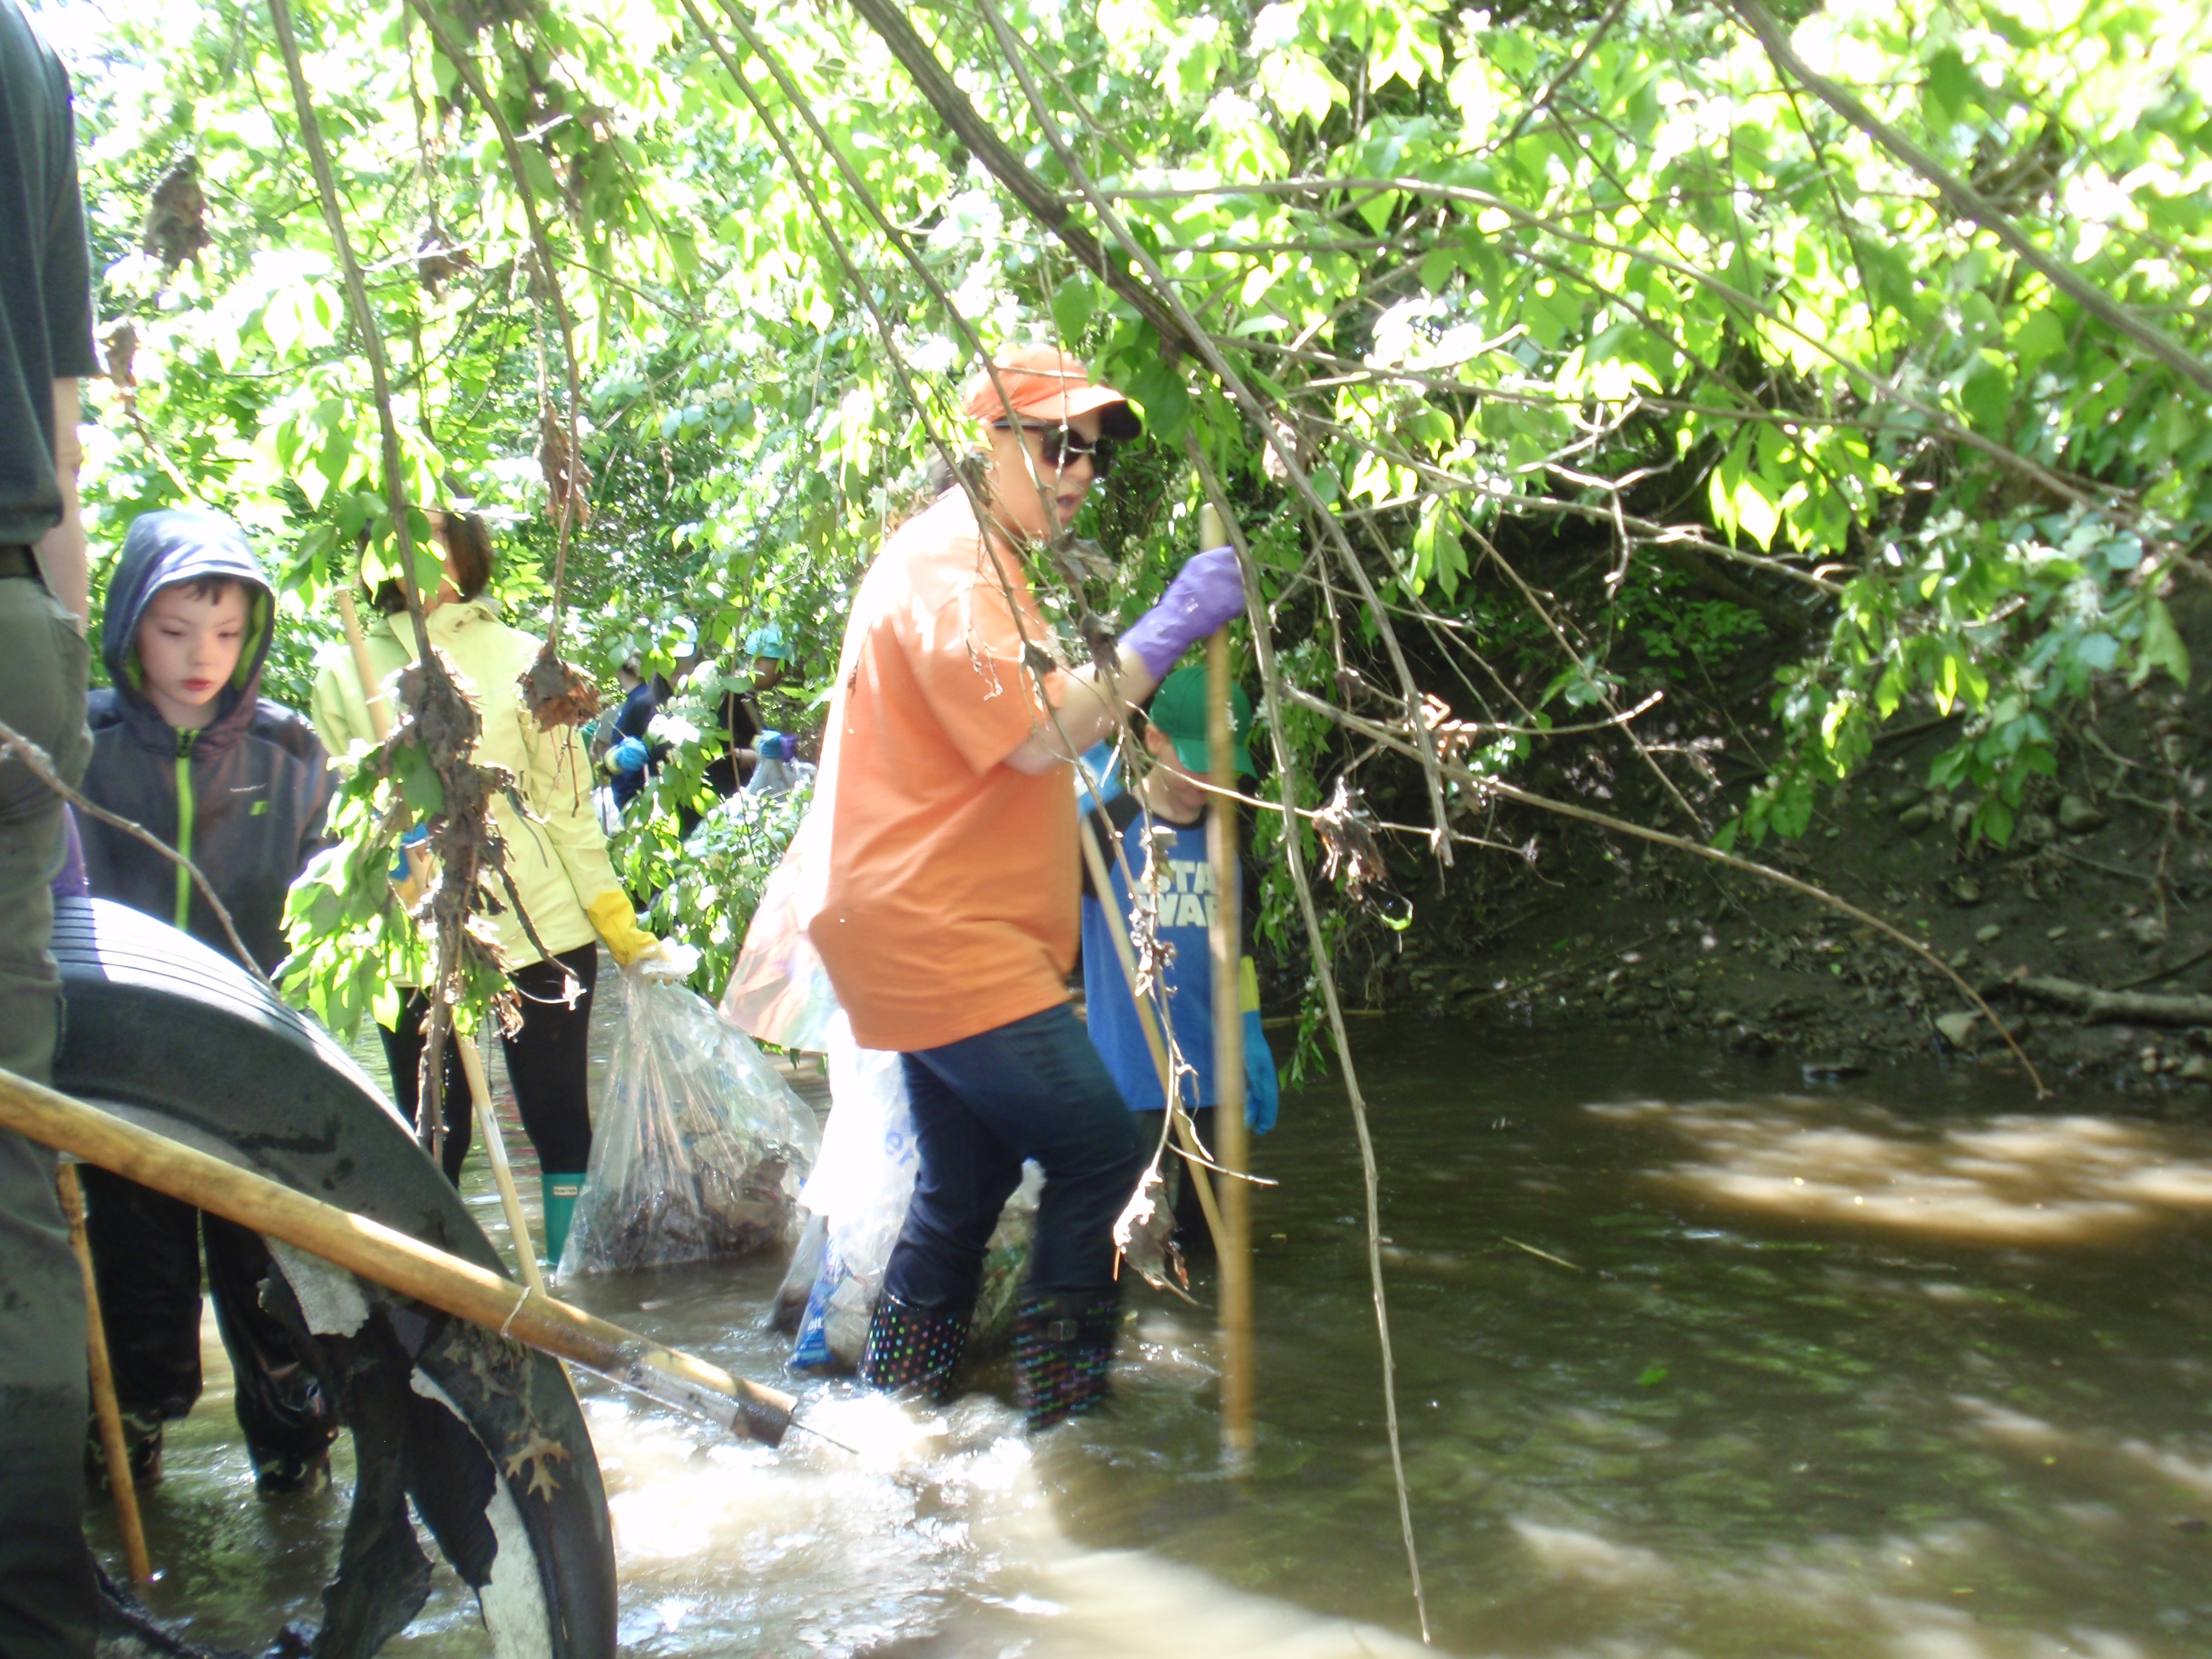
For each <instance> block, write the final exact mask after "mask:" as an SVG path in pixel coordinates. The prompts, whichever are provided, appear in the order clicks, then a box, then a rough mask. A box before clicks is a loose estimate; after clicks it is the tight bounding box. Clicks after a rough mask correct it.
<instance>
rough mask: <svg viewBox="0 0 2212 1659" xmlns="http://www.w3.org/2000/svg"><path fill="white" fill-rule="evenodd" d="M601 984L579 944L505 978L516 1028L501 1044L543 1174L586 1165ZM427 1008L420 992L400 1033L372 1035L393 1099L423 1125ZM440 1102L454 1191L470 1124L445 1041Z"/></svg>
mask: <svg viewBox="0 0 2212 1659" xmlns="http://www.w3.org/2000/svg"><path fill="white" fill-rule="evenodd" d="M564 967H565V969H567V972H566V973H565V974H564V973H563V972H562V969H563V968H564ZM569 975H574V978H575V980H576V981H577V983H579V984H580V985H581V986H582V987H583V994H581V995H580V996H579V997H578V998H577V999H576V1000H575V1002H574V1005H573V1006H572V1005H570V1004H568V1003H565V1002H563V1001H562V1000H561V987H562V981H564V979H566V978H567V977H568V976H569ZM507 980H508V982H509V983H510V984H512V985H513V987H514V988H515V990H516V991H517V992H518V993H519V994H520V996H521V999H522V1025H521V1028H520V1030H517V1031H516V1032H515V1034H514V1035H513V1036H502V1037H501V1039H500V1048H501V1053H503V1054H505V1055H506V1056H507V1077H508V1078H509V1079H511V1080H512V1081H513V1084H514V1103H515V1105H516V1107H517V1108H519V1109H520V1111H521V1113H522V1127H523V1132H524V1133H526V1134H527V1135H528V1136H529V1137H530V1144H531V1146H532V1147H533V1148H535V1149H536V1151H537V1153H538V1168H539V1169H541V1170H544V1171H545V1173H546V1174H548V1175H579V1174H581V1173H582V1172H583V1170H585V1169H586V1167H588V1165H589V1164H590V1163H591V1158H592V1104H591V1096H590V1092H589V1087H588V1085H589V1080H590V1076H591V1073H590V1066H589V1061H590V1045H591V1037H592V987H593V986H595V985H596V984H597V983H598V982H599V946H598V945H596V944H593V945H580V946H579V947H578V948H577V949H575V950H574V951H568V953H567V954H566V955H563V956H559V957H554V958H553V960H552V961H550V962H533V963H531V964H530V965H529V966H528V967H527V968H518V969H515V971H514V972H513V973H512V974H510V975H507ZM429 1006H430V1005H429V1002H428V999H426V998H425V997H424V996H423V995H422V993H421V992H419V991H418V992H416V994H414V995H413V996H411V997H410V998H408V999H407V1002H406V1006H404V1008H402V1009H401V1010H400V1014H399V1025H398V1030H393V1029H392V1027H390V1026H379V1027H378V1028H377V1031H378V1035H380V1036H382V1037H383V1039H384V1058H385V1062H386V1064H387V1065H388V1066H391V1067H392V1098H393V1099H394V1100H396V1101H398V1103H399V1109H400V1110H401V1111H403V1112H404V1113H406V1114H407V1121H409V1122H410V1123H417V1124H419V1123H420V1122H421V1121H422V1119H421V1118H420V1116H419V1115H418V1113H419V1112H420V1110H421V1106H422V1101H421V1093H422V1086H421V1085H422V1017H423V1016H424V1015H425V1014H426V1013H428V1012H429ZM445 1103H446V1152H445V1159H444V1163H445V1169H446V1175H447V1179H449V1180H451V1181H452V1182H453V1183H454V1184H455V1185H456V1186H458V1185H459V1183H460V1179H461V1163H462V1160H463V1159H465V1158H467V1157H468V1155H469V1138H470V1133H471V1124H472V1123H473V1121H474V1117H473V1115H472V1113H471V1109H470V1103H469V1085H467V1083H466V1082H465V1081H464V1080H463V1079H462V1077H461V1063H460V1060H459V1058H458V1057H457V1056H456V1054H455V1053H454V1050H453V1040H452V1039H451V1038H450V1037H449V1038H448V1039H447V1043H446V1090H445Z"/></svg>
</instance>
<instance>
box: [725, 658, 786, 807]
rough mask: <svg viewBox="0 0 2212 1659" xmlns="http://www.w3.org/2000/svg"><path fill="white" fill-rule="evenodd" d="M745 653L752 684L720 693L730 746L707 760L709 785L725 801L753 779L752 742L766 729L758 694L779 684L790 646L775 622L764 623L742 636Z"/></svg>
mask: <svg viewBox="0 0 2212 1659" xmlns="http://www.w3.org/2000/svg"><path fill="white" fill-rule="evenodd" d="M744 655H745V658H746V659H747V660H748V661H749V662H750V663H751V665H752V684H750V685H749V686H747V687H746V688H745V689H744V690H742V691H736V690H732V691H725V692H724V693H723V694H722V705H721V714H722V736H723V739H724V741H725V742H726V743H727V744H728V745H729V746H728V747H727V748H726V749H725V750H723V751H722V752H721V753H720V755H717V756H716V757H714V759H713V760H711V761H709V762H708V763H707V770H706V779H707V784H708V787H709V788H711V789H712V790H714V793H715V794H717V795H719V796H720V797H721V799H724V800H727V799H729V798H730V797H731V796H732V795H734V794H736V793H738V790H740V789H742V788H744V787H745V785H746V784H748V783H750V781H752V775H753V768H754V767H756V766H757V765H758V764H760V754H759V751H758V750H757V749H756V747H755V746H754V745H755V744H756V743H757V741H758V739H759V738H760V734H761V733H762V732H765V731H767V730H769V724H768V720H767V719H766V717H765V716H764V715H763V714H762V713H761V706H760V694H761V693H762V692H763V691H773V690H775V688H776V686H777V685H778V684H781V681H782V679H783V676H784V672H785V671H786V669H787V667H788V666H789V659H790V656H791V647H790V646H789V644H788V643H787V642H786V641H785V639H784V637H783V629H781V628H779V627H777V626H776V625H775V623H762V624H761V625H760V626H759V627H758V628H756V629H753V631H752V632H751V633H750V634H748V635H745V645H744Z"/></svg>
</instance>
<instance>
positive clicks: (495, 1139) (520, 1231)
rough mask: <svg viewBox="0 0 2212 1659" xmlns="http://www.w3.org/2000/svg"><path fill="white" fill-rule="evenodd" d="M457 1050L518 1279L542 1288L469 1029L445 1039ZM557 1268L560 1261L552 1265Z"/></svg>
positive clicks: (503, 1140) (480, 1060)
mask: <svg viewBox="0 0 2212 1659" xmlns="http://www.w3.org/2000/svg"><path fill="white" fill-rule="evenodd" d="M447 1040H448V1041H450V1042H455V1043H458V1044H459V1046H460V1050H461V1075H462V1076H463V1077H465V1078H466V1079H468V1080H469V1098H470V1099H471V1100H472V1101H474V1102H475V1103H476V1109H477V1123H478V1124H479V1125H480V1126H482V1127H483V1143H484V1155H485V1156H486V1157H487V1158H490V1159H491V1178H492V1180H493V1181H494V1182H495V1183H496V1184H497V1186H498V1188H499V1203H500V1207H501V1209H503V1210H505V1211H506V1212H507V1231H508V1232H510V1233H511V1234H513V1238H514V1261H515V1265H516V1266H517V1267H520V1268H521V1269H522V1282H523V1283H524V1284H526V1285H529V1286H530V1288H531V1289H532V1290H533V1291H544V1288H545V1280H544V1277H543V1276H541V1275H540V1274H539V1273H538V1246H537V1244H536V1243H534V1242H533V1241H532V1238H531V1237H530V1222H529V1219H528V1218H526V1216H525V1215H524V1214H523V1213H522V1194H520V1193H518V1192H516V1191H515V1190H514V1171H513V1169H511V1168H510V1167H508V1164H507V1137H506V1136H505V1135H504V1134H502V1133H500V1127H499V1119H498V1118H496V1117H495V1116H494V1115H492V1109H491V1085H489V1084H488V1083H486V1082H485V1081H484V1068H483V1054H479V1053H478V1052H477V1040H476V1036H475V1034H474V1033H473V1032H467V1031H455V1032H453V1033H452V1034H451V1035H450V1036H449V1038H448V1039H447ZM553 1265H554V1266H555V1267H559V1266H560V1265H561V1264H560V1263H559V1262H557V1261H556V1262H555V1263H554V1264H553Z"/></svg>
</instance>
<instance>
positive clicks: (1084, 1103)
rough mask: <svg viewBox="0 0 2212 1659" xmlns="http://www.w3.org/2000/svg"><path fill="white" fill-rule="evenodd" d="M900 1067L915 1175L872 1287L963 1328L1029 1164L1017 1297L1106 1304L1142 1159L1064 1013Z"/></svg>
mask: <svg viewBox="0 0 2212 1659" xmlns="http://www.w3.org/2000/svg"><path fill="white" fill-rule="evenodd" d="M903 1058H904V1060H905V1070H906V1086H907V1093H908V1097H909V1100H910V1102H911V1103H912V1106H913V1109H914V1127H915V1139H916V1140H917V1141H918V1142H919V1143H920V1145H921V1172H920V1174H919V1176H917V1178H916V1179H915V1188H914V1202H913V1203H912V1204H911V1205H910V1206H908V1209H907V1212H906V1225H904V1226H903V1227H902V1228H901V1229H900V1231H899V1237H898V1243H897V1245H896V1247H895V1248H894V1249H892V1251H891V1259H890V1267H889V1268H888V1269H887V1270H886V1273H885V1274H884V1288H885V1289H886V1290H887V1291H890V1294H891V1295H893V1296H896V1297H898V1298H899V1299H900V1300H901V1301H902V1302H904V1303H906V1304H908V1305H909V1306H912V1307H916V1308H921V1309H923V1310H927V1311H928V1312H930V1313H933V1314H938V1315H941V1316H946V1317H949V1318H955V1319H964V1318H966V1317H967V1316H968V1315H969V1312H970V1311H971V1310H973V1308H974V1306H975V1291H976V1286H977V1284H978V1282H979V1281H980V1279H981V1276H982V1269H983V1250H984V1247H985V1246H986V1245H987V1244H988V1243H990V1238H991V1232H992V1230H993V1229H994V1227H996V1226H997V1225H999V1212H1000V1210H1001V1209H1003V1208H1005V1207H1006V1200H1007V1199H1008V1198H1009V1197H1010V1196H1011V1195H1012V1193H1013V1190H1014V1188H1016V1187H1017V1186H1018V1185H1019V1184H1020V1182H1021V1178H1022V1161H1023V1160H1024V1158H1035V1159H1036V1161H1037V1162H1038V1163H1039V1164H1042V1165H1043V1166H1044V1174H1045V1182H1044V1193H1043V1195H1042V1198H1041V1199H1040V1200H1039V1202H1038V1206H1037V1221H1036V1244H1035V1246H1034V1248H1033V1250H1032V1253H1031V1256H1030V1295H1031V1296H1032V1297H1036V1298H1040V1299H1041V1298H1043V1297H1055V1296H1077V1297H1098V1296H1103V1295H1109V1294H1111V1292H1112V1291H1113V1288H1114V1282H1115V1281H1114V1256H1115V1250H1114V1223H1115V1221H1116V1220H1118V1219H1119V1218H1120V1217H1121V1212H1122V1210H1123V1209H1124V1208H1126V1207H1127V1205H1128V1202H1129V1197H1130V1194H1133V1192H1135V1190H1136V1187H1137V1180H1138V1177H1139V1176H1141V1175H1142V1174H1143V1173H1144V1169H1145V1151H1144V1149H1143V1148H1142V1147H1140V1146H1139V1144H1138V1140H1137V1131H1136V1127H1135V1126H1134V1125H1133V1123H1131V1121H1129V1109H1128V1107H1127V1105H1125V1104H1124V1103H1122V1100H1121V1091H1119V1090H1117V1089H1116V1088H1115V1086H1114V1079H1112V1078H1110V1077H1109V1076H1108V1075H1107V1073H1106V1067H1105V1066H1103V1064H1101V1063H1100V1061H1099V1059H1098V1052H1097V1049H1095V1048H1092V1047H1091V1040H1090V1038H1088V1037H1087V1036H1085V1035H1084V1031H1083V1027H1082V1025H1081V1024H1079V1022H1078V1021H1077V1019H1076V1018H1075V1015H1074V1012H1073V1011H1072V1010H1071V1009H1070V1008H1069V1007H1068V1006H1066V1004H1065V1003H1063V1004H1061V1005H1060V1006H1058V1007H1055V1008H1048V1009H1047V1010H1046V1011H1045V1012H1042V1013H1041V1014H1031V1015H1030V1016H1029V1018H1026V1019H1018V1020H1015V1021H1014V1022H1013V1023H1012V1024H1008V1025H1001V1026H1000V1027H999V1028H998V1029H997V1030H991V1031H985V1032H983V1033H982V1034H981V1035H980V1036H972V1037H967V1038H964V1039H963V1040H962V1041H961V1042H950V1043H947V1044H945V1047H943V1048H927V1049H924V1050H922V1051H921V1053H919V1054H907V1055H905V1056H904V1057H903Z"/></svg>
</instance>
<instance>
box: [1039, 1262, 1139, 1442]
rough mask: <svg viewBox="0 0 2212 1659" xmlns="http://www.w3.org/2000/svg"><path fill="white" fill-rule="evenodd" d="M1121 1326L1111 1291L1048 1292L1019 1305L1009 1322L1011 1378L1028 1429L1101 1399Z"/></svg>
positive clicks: (1045, 1426)
mask: <svg viewBox="0 0 2212 1659" xmlns="http://www.w3.org/2000/svg"><path fill="white" fill-rule="evenodd" d="M1120 1330H1121V1297H1120V1296H1119V1295H1118V1294H1115V1293H1109V1294H1107V1295H1105V1296H1093V1297H1084V1296H1055V1297H1046V1298H1044V1299H1043V1300H1042V1301H1037V1302H1031V1303H1029V1304H1026V1305H1025V1306H1024V1308H1023V1309H1022V1313H1021V1318H1020V1320H1019V1322H1018V1323H1016V1325H1015V1327H1014V1382H1015V1385H1016V1389H1017V1391H1018V1393H1017V1398H1018V1399H1019V1401H1020V1402H1021V1406H1022V1409H1023V1410H1024V1412H1026V1413H1028V1414H1029V1424H1030V1432H1031V1433H1035V1432H1036V1431H1037V1430H1039V1429H1048V1428H1050V1427H1052V1425H1054V1424H1055V1423H1060V1422H1063V1421H1065V1420H1066V1419H1068V1418H1071V1417H1080V1416H1082V1415H1083V1414H1084V1413H1086V1412H1094V1411H1097V1409H1098V1408H1099V1407H1101V1406H1103V1405H1104V1404H1105V1403H1106V1373H1107V1372H1108V1371H1109V1370H1110V1369H1112V1367H1113V1364H1114V1339H1115V1336H1116V1335H1117V1334H1119V1333H1120Z"/></svg>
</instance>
